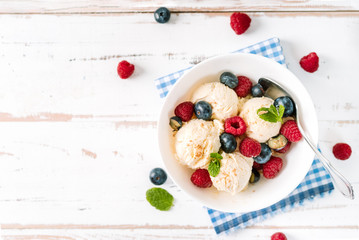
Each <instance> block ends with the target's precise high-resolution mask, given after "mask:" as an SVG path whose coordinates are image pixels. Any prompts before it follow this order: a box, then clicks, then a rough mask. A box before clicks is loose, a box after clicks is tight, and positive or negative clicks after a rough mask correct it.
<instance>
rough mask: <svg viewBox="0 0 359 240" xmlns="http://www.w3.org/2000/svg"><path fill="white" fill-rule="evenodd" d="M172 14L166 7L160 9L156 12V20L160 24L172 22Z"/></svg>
mask: <svg viewBox="0 0 359 240" xmlns="http://www.w3.org/2000/svg"><path fill="white" fill-rule="evenodd" d="M170 17H171V12H170V10H168V9H167V8H165V7H160V8H159V9H157V10H156V12H155V19H156V21H157V22H158V23H166V22H168V20H170Z"/></svg>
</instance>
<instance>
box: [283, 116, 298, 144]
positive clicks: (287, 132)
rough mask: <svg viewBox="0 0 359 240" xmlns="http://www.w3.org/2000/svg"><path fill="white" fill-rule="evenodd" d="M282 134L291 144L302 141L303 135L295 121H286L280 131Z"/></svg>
mask: <svg viewBox="0 0 359 240" xmlns="http://www.w3.org/2000/svg"><path fill="white" fill-rule="evenodd" d="M280 133H281V134H282V135H283V136H284V137H286V138H287V139H288V141H290V142H298V141H300V140H301V139H302V134H301V133H300V131H299V129H298V125H297V123H296V122H295V121H294V120H288V121H286V122H285V123H284V124H283V126H282V128H281V129H280Z"/></svg>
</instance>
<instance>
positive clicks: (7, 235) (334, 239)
mask: <svg viewBox="0 0 359 240" xmlns="http://www.w3.org/2000/svg"><path fill="white" fill-rule="evenodd" d="M278 231H282V232H284V233H285V234H286V236H287V237H288V239H293V240H296V239H297V240H299V239H307V240H338V239H341V240H349V239H351V240H352V239H356V238H357V237H358V236H359V233H358V232H359V231H358V229H357V228H356V229H346V228H310V227H309V228H304V229H296V228H277V227H273V228H248V229H246V230H242V231H237V232H235V233H231V234H229V235H220V236H216V235H215V233H214V231H213V230H212V229H192V230H191V229H166V230H162V229H143V230H141V229H137V230H135V231H134V230H132V229H123V230H122V229H120V230H119V229H116V230H112V229H109V230H107V229H101V230H99V229H96V230H94V229H89V230H71V229H70V230H69V229H67V230H47V229H45V230H38V229H36V230H21V231H18V230H3V236H2V237H3V238H2V239H3V240H40V239H47V240H50V239H51V240H57V239H62V240H65V239H66V240H72V239H82V240H97V239H103V240H114V239H143V240H152V239H198V240H216V239H239V238H240V239H248V240H250V239H270V236H271V235H272V234H273V233H275V232H278Z"/></svg>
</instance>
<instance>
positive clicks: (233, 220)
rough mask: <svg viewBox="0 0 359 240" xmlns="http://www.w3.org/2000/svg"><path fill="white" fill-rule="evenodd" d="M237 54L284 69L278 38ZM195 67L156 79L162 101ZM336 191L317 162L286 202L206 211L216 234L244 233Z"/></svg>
mask: <svg viewBox="0 0 359 240" xmlns="http://www.w3.org/2000/svg"><path fill="white" fill-rule="evenodd" d="M236 52H242V53H252V54H259V55H262V56H264V57H268V58H271V59H274V60H275V61H277V62H278V63H280V64H282V65H285V61H284V55H283V50H282V47H281V45H280V41H279V39H278V38H271V39H268V40H265V41H263V42H259V43H257V44H254V45H251V46H249V47H246V48H243V49H240V50H237V51H234V52H233V53H236ZM192 67H193V66H191V67H188V68H186V69H182V70H179V71H177V72H174V73H171V74H168V75H166V76H163V77H160V78H157V79H156V80H155V85H156V88H157V89H158V91H159V94H160V97H161V98H164V97H165V96H166V95H167V93H168V91H169V90H170V89H171V87H172V85H173V84H174V83H175V82H176V81H177V80H178V79H179V78H180V77H181V76H182V75H183V74H184V73H185V72H186V71H188V70H190V69H191V68H192ZM333 189H334V186H333V183H332V181H331V179H330V175H329V174H328V172H327V171H326V170H325V169H324V167H323V165H322V163H321V162H320V161H319V160H318V159H314V161H313V164H312V166H311V168H310V170H309V172H308V173H307V175H306V176H305V178H304V179H303V181H302V182H301V183H300V184H299V185H298V187H297V188H296V189H295V190H294V191H293V192H292V193H291V194H289V195H288V196H287V197H286V198H284V199H282V200H280V201H279V202H277V203H275V204H273V205H272V206H269V207H267V208H263V209H261V210H258V211H253V212H248V213H227V212H221V211H217V210H214V209H210V208H207V211H208V214H209V216H210V218H211V221H212V223H213V226H214V229H215V231H216V233H217V234H220V233H223V232H225V233H229V232H232V231H234V230H236V229H242V228H245V227H247V226H250V225H253V224H255V223H258V222H261V221H263V220H265V219H267V218H269V217H272V216H274V215H276V214H278V213H282V212H287V211H289V210H290V209H292V208H294V207H296V206H298V205H302V204H303V203H304V202H305V201H308V200H313V199H315V198H317V197H323V196H324V195H325V194H327V193H330V192H331V190H333Z"/></svg>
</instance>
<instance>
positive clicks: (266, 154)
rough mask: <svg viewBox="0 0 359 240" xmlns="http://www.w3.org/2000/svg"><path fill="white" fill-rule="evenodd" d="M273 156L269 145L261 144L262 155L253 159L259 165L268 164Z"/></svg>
mask: <svg viewBox="0 0 359 240" xmlns="http://www.w3.org/2000/svg"><path fill="white" fill-rule="evenodd" d="M271 156H272V151H271V149H270V148H269V147H268V145H267V144H265V143H261V153H260V154H259V156H257V157H254V158H253V159H254V161H256V162H257V163H259V164H264V163H266V162H268V160H269V159H270V157H271Z"/></svg>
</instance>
